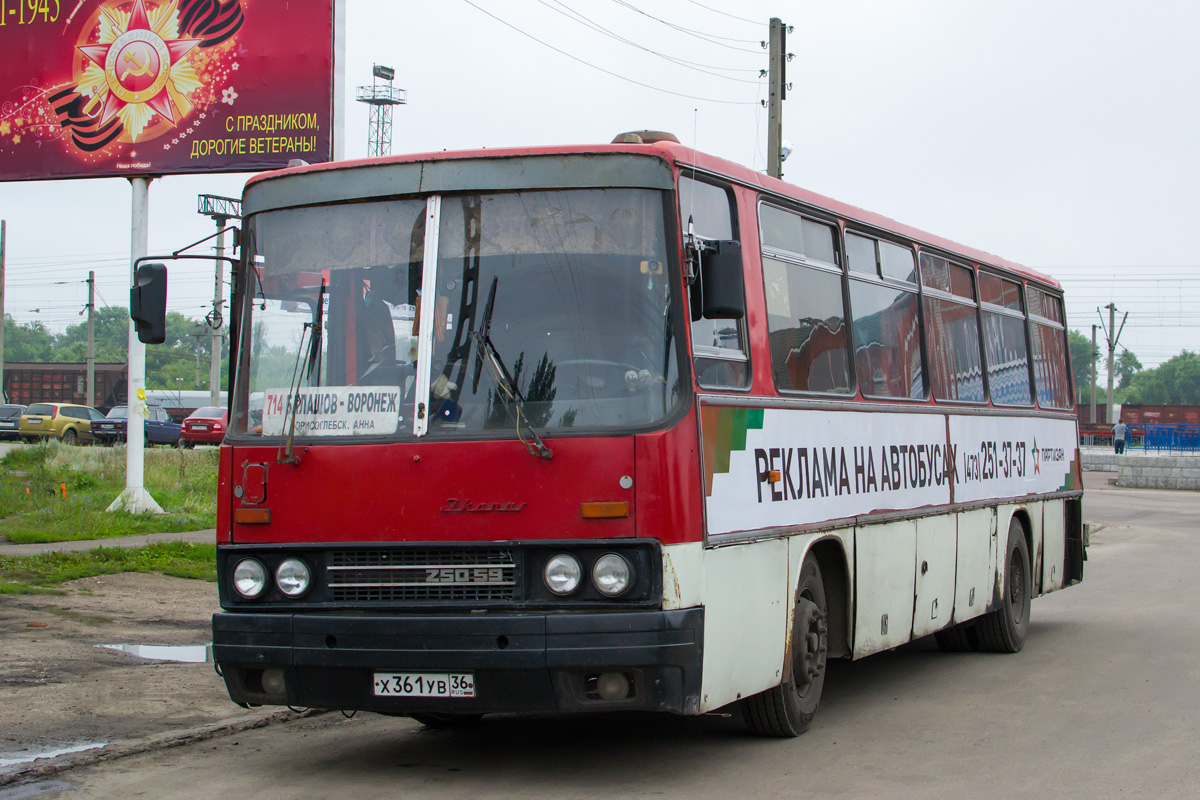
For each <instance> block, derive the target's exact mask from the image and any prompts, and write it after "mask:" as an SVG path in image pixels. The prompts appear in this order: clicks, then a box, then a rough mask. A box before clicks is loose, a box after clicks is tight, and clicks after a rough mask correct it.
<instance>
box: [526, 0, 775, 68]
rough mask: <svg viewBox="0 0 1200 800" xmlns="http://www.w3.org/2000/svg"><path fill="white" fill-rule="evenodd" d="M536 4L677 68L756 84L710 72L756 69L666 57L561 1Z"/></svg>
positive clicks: (541, 0) (539, 1)
mask: <svg viewBox="0 0 1200 800" xmlns="http://www.w3.org/2000/svg"><path fill="white" fill-rule="evenodd" d="M537 2H538V3H540V4H541V5H544V6H546V8H549V9H550V10H551V11H554V12H555V13H558V14H562V15H563V16H564V17H566V18H567V19H569V20H571V21H573V22H578V23H579V24H581V25H583V26H585V27H587V28H590V29H592V30H594V31H596V32H597V33H601V34H603V35H605V36H607V37H609V38H611V39H615V40H616V41H618V42H621V43H622V44H627V45H629V46H630V47H634V48H636V49H638V50H641V51H643V52H646V53H650V54H651V55H654V56H658V57H659V58H661V59H663V60H665V61H668V62H670V63H672V64H675V65H677V66H681V67H684V68H685V69H691V70H695V71H696V72H702V73H704V74H705V75H711V76H713V77H714V78H721V79H722V80H727V81H736V82H737V83H758V81H757V80H747V79H745V78H734V77H730V76H729V75H720V74H718V73H717V72H713V71H712V70H720V71H725V72H755V73H756V72H760V70H758V69H753V68H747V67H716V66H712V65H709V64H701V63H699V62H696V61H688V60H686V59H682V58H677V57H675V56H671V55H667V54H666V53H661V52H659V51H658V50H654V49H652V48H649V47H646V46H644V45H641V44H638V43H637V42H635V41H633V40H632V39H627V38H625V37H624V36H621V35H620V34H619V33H615V32H614V31H611V30H609V29H608V28H606V27H604V26H603V25H601V24H600V23H598V22H596V21H594V20H592V19H590V18H588V17H586V16H584V15H583V14H581V13H580V12H578V11H576V10H575V9H573V8H571V7H570V6H568V5H567V4H566V3H563V2H561V0H554V3H555V5H558V6H562V8H555V7H554V5H551V4H550V2H548V0H537ZM564 9H565V10H564Z"/></svg>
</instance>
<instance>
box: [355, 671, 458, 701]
mask: <svg viewBox="0 0 1200 800" xmlns="http://www.w3.org/2000/svg"><path fill="white" fill-rule="evenodd" d="M375 696H376V697H474V696H475V676H474V675H472V674H471V673H470V672H376V673H375Z"/></svg>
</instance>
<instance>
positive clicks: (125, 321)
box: [51, 307, 129, 364]
mask: <svg viewBox="0 0 1200 800" xmlns="http://www.w3.org/2000/svg"><path fill="white" fill-rule="evenodd" d="M95 332H96V360H97V361H99V362H100V363H110V364H121V363H124V362H125V361H127V360H128V357H127V356H126V353H127V352H128V350H129V310H128V309H125V308H109V307H105V308H97V309H96V318H95ZM51 358H52V359H53V360H54V361H68V362H74V363H82V362H84V361H87V321H86V320H84V321H83V322H80V323H79V324H77V325H72V326H70V327H69V328H67V329H66V330H65V331H63V332H62V333H60V334H58V335H57V336H55V337H54V353H53V355H52V356H51Z"/></svg>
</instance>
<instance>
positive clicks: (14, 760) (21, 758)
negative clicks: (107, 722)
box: [0, 742, 108, 769]
mask: <svg viewBox="0 0 1200 800" xmlns="http://www.w3.org/2000/svg"><path fill="white" fill-rule="evenodd" d="M106 744H108V742H85V743H83V744H75V745H70V746H69V747H59V748H56V749H54V750H35V751H29V752H23V753H0V769H4V768H5V767H16V766H20V765H21V764H28V763H30V762H31V761H37V760H38V759H39V758H56V757H58V756H65V755H68V754H70V753H82V752H83V751H84V750H95V749H96V748H97V747H104V745H106Z"/></svg>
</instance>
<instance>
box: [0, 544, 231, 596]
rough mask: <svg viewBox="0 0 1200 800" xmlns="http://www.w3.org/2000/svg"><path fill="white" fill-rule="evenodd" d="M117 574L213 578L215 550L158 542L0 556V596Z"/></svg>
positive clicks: (206, 546) (50, 589)
mask: <svg viewBox="0 0 1200 800" xmlns="http://www.w3.org/2000/svg"><path fill="white" fill-rule="evenodd" d="M119 572H161V573H162V574H164V575H171V576H173V577H176V578H194V579H198V580H205V581H215V580H216V579H217V546H216V545H214V544H189V543H187V542H160V543H158V544H152V545H148V546H146V547H97V548H95V549H93V550H88V551H87V552H80V553H41V554H39V555H34V556H0V594H44V593H47V592H57V591H61V589H58V588H57V584H61V583H64V582H66V581H73V580H78V579H79V578H92V577H95V576H97V575H114V574H116V573H119Z"/></svg>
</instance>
